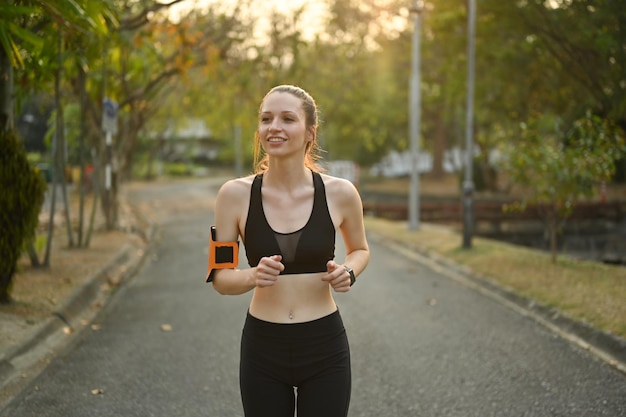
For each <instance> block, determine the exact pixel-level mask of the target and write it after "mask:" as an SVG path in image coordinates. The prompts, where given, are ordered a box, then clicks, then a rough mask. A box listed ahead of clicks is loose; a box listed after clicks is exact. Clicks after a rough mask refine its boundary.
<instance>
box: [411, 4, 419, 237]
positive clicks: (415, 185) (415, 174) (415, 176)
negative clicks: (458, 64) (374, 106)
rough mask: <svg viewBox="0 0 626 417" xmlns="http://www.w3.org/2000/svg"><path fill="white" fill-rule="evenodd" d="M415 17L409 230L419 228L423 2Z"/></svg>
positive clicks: (412, 8)
mask: <svg viewBox="0 0 626 417" xmlns="http://www.w3.org/2000/svg"><path fill="white" fill-rule="evenodd" d="M410 12H411V14H412V15H413V53H412V71H411V82H410V89H411V102H410V106H409V111H410V112H411V113H410V115H409V116H410V117H409V120H410V132H409V133H410V140H411V185H410V189H409V230H417V229H418V228H419V211H420V203H419V188H420V186H419V170H418V166H417V163H418V158H419V134H420V111H421V109H420V107H421V103H420V100H421V97H420V78H421V76H420V17H421V13H422V2H421V1H420V0H415V4H414V5H413V6H412V7H411V8H410Z"/></svg>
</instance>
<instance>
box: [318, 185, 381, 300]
mask: <svg viewBox="0 0 626 417" xmlns="http://www.w3.org/2000/svg"><path fill="white" fill-rule="evenodd" d="M329 185H331V184H329ZM329 188H330V191H331V192H330V193H329V199H331V201H329V204H330V205H331V206H332V207H333V209H334V210H337V212H338V213H339V217H340V220H341V222H340V224H339V230H340V231H341V235H342V237H343V241H344V244H345V247H346V258H345V260H344V262H343V264H341V265H339V264H337V263H336V262H334V261H330V262H329V263H328V266H327V269H328V274H327V276H325V277H324V279H325V280H327V281H329V282H330V284H331V285H332V286H333V288H334V289H335V291H338V292H344V291H348V290H349V289H350V275H349V274H348V272H347V271H346V270H345V268H344V266H348V267H350V268H352V271H353V272H354V274H355V276H357V277H358V276H359V275H360V274H361V273H362V272H363V271H364V270H365V267H366V266H367V264H368V262H369V259H370V251H369V245H368V243H367V238H366V235H365V225H364V222H363V203H362V202H361V196H360V195H359V192H358V191H357V189H356V187H354V185H353V184H352V183H351V182H349V181H347V180H343V179H333V183H332V185H331V187H329Z"/></svg>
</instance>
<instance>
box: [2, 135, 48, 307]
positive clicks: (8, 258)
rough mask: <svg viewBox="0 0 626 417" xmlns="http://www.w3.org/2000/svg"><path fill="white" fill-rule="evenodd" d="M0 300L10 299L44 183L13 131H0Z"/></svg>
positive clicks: (30, 236) (35, 216)
mask: <svg viewBox="0 0 626 417" xmlns="http://www.w3.org/2000/svg"><path fill="white" fill-rule="evenodd" d="M0 189H1V190H2V192H1V193H0V230H2V234H0V304H5V303H8V302H9V301H10V289H11V283H12V281H13V276H14V275H15V271H16V268H17V261H18V260H19V257H20V255H21V253H22V251H23V249H24V248H25V247H26V245H27V244H28V243H30V242H31V241H32V239H33V238H34V236H35V229H36V227H37V222H38V217H39V211H40V210H41V205H42V204H43V200H44V195H45V192H46V183H45V181H44V179H43V178H42V175H41V173H40V172H39V170H38V169H37V168H34V167H32V166H31V164H30V163H29V162H28V159H27V156H26V152H25V151H24V148H23V147H22V144H21V143H20V142H19V140H18V139H17V138H16V136H15V134H14V133H13V132H0Z"/></svg>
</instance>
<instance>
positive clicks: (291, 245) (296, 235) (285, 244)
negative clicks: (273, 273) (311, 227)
mask: <svg viewBox="0 0 626 417" xmlns="http://www.w3.org/2000/svg"><path fill="white" fill-rule="evenodd" d="M274 236H275V237H276V241H277V242H278V247H279V248H280V253H281V254H282V256H283V262H295V260H296V249H297V248H298V242H299V241H300V236H302V230H299V231H297V232H293V233H287V234H283V233H276V232H275V233H274Z"/></svg>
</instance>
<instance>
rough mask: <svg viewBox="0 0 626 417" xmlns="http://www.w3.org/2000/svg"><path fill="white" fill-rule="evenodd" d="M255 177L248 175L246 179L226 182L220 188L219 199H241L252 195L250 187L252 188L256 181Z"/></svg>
mask: <svg viewBox="0 0 626 417" xmlns="http://www.w3.org/2000/svg"><path fill="white" fill-rule="evenodd" d="M254 177H255V176H254V175H248V176H246V177H241V178H234V179H231V180H228V181H226V182H225V183H224V184H222V186H221V187H220V189H219V191H218V193H217V195H218V198H219V197H222V198H227V199H230V198H236V199H239V198H240V197H242V196H244V195H248V194H250V187H251V186H252V181H253V180H254Z"/></svg>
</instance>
